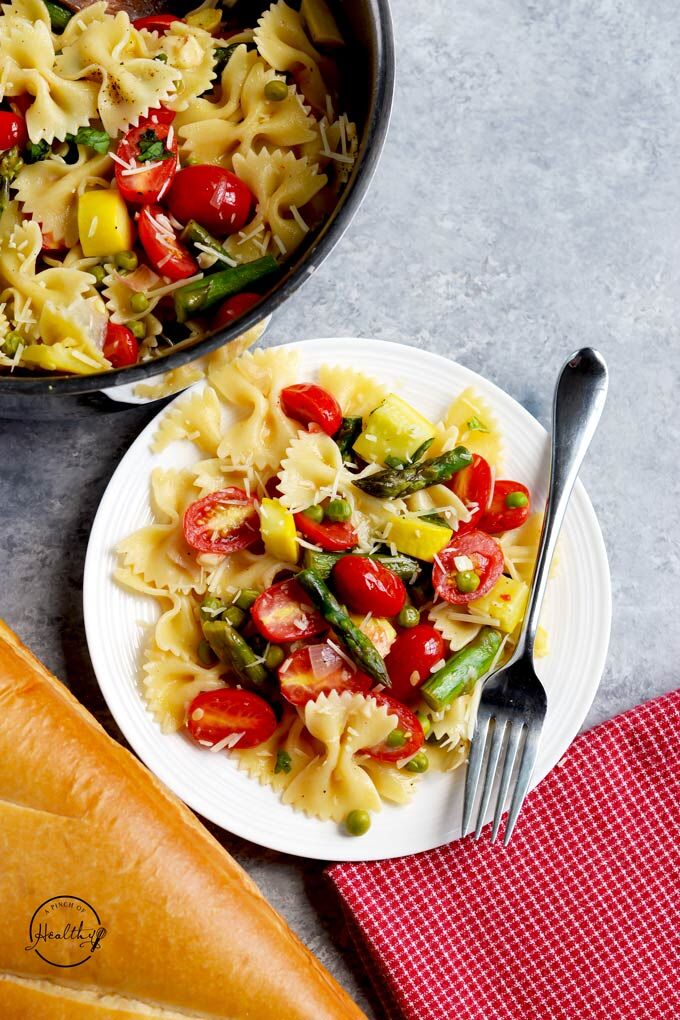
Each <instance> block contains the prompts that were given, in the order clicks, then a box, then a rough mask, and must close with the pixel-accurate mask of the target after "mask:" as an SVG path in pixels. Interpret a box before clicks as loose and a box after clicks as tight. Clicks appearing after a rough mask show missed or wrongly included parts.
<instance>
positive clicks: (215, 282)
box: [175, 255, 279, 322]
mask: <svg viewBox="0 0 680 1020" xmlns="http://www.w3.org/2000/svg"><path fill="white" fill-rule="evenodd" d="M278 268H279V264H278V262H277V261H276V259H275V258H274V257H273V256H272V255H264V256H263V257H262V258H261V259H255V261H254V262H244V263H243V265H241V266H233V267H231V268H230V269H224V270H223V271H222V272H220V273H211V274H210V276H204V277H203V279H201V280H194V282H193V283H187V284H185V285H184V287H180V288H179V289H178V290H176V291H175V313H176V315H177V321H178V322H186V320H187V319H190V318H191V317H192V316H193V315H200V314H201V312H204V311H206V309H208V308H211V307H212V305H214V304H217V302H218V301H223V300H224V299H225V298H228V297H231V295H232V294H238V292H239V291H240V290H243V289H244V288H245V287H248V286H250V284H252V283H255V282H256V281H257V280H259V279H261V277H263V276H266V275H267V274H268V273H273V272H274V271H275V270H277V269H278Z"/></svg>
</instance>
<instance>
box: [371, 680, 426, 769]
mask: <svg viewBox="0 0 680 1020" xmlns="http://www.w3.org/2000/svg"><path fill="white" fill-rule="evenodd" d="M370 696H371V697H372V698H375V700H376V701H377V702H378V704H379V705H383V706H384V707H385V708H386V709H387V710H388V712H389V714H390V715H396V717H397V723H396V726H395V729H399V730H401V731H402V733H403V734H404V737H405V738H406V739H405V741H404V743H403V744H401V746H400V747H389V746H388V745H387V743H386V742H385V741H384V740H383V741H382V742H381V743H380V744H376V745H375V746H374V747H365V748H363V749H362V752H361V753H362V754H367V755H368V756H369V757H370V758H377V759H378V761H401V760H402V758H410V757H411V756H412V755H414V754H415V753H416V751H419V750H420V748H421V747H422V746H423V744H424V743H425V734H424V733H423V727H422V726H421V725H420V721H419V720H418V718H417V717H416V716H415V715H414V714H413V712H412V711H411V709H410V708H407V707H406V705H402V704H401V702H399V701H395V700H394V698H392V697H390V696H389V695H388V694H371V695H370Z"/></svg>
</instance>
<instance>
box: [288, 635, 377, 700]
mask: <svg viewBox="0 0 680 1020" xmlns="http://www.w3.org/2000/svg"><path fill="white" fill-rule="evenodd" d="M315 668H316V669H315ZM318 674H321V675H318ZM279 681H280V683H281V694H282V695H283V696H284V698H285V699H286V701H290V703H291V704H292V705H306V704H307V702H308V701H314V699H315V698H318V697H319V695H320V694H328V692H329V691H357V692H364V691H368V690H369V689H370V688H371V686H372V684H373V681H372V680H371V678H370V676H367V675H366V674H365V673H362V672H361V671H360V670H356V669H351V668H350V667H349V665H348V663H347V662H345V660H344V659H343V658H342V656H340V655H338V653H337V652H336V651H335V649H334V648H332V647H331V645H329V644H326V643H323V644H319V645H307V646H306V647H304V648H298V650H297V651H296V652H293V654H292V655H291V656H289V658H288V659H286V661H285V662H284V663H283V665H282V666H281V668H280V669H279Z"/></svg>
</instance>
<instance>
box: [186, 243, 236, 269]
mask: <svg viewBox="0 0 680 1020" xmlns="http://www.w3.org/2000/svg"><path fill="white" fill-rule="evenodd" d="M194 248H198V250H199V251H202V252H205V254H206V255H212V256H214V258H216V259H217V260H218V261H219V262H225V263H226V264H227V265H228V266H232V267H233V266H237V265H238V262H237V261H236V259H230V258H229V256H228V255H225V254H223V253H222V252H220V251H215V249H214V248H209V247H208V245H207V244H201V242H200V241H194Z"/></svg>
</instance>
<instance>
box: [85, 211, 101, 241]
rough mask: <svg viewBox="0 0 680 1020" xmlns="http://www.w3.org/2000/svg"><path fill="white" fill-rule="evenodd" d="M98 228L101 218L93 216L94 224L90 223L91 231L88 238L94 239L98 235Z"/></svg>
mask: <svg viewBox="0 0 680 1020" xmlns="http://www.w3.org/2000/svg"><path fill="white" fill-rule="evenodd" d="M98 226H99V217H98V216H93V217H92V222H91V223H90V229H89V230H88V232H87V236H88V237H94V235H95V234H96V233H97V227H98Z"/></svg>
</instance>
